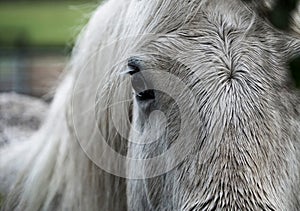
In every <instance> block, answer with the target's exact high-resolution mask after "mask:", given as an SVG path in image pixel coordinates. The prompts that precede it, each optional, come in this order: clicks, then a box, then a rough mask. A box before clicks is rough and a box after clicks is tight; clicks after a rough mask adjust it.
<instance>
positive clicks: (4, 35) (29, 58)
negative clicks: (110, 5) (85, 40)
mask: <svg viewBox="0 0 300 211" xmlns="http://www.w3.org/2000/svg"><path fill="white" fill-rule="evenodd" d="M99 3H100V0H69V1H64V0H51V1H50V0H0V92H7V91H14V92H18V93H23V94H29V95H33V96H37V97H44V98H45V99H47V98H51V95H48V93H51V88H54V87H55V86H56V83H57V78H58V76H59V74H60V73H61V72H62V71H63V69H64V67H65V65H66V62H67V60H68V57H69V55H70V52H71V49H72V47H73V45H74V41H75V38H76V36H77V35H78V33H79V32H80V29H81V28H82V26H83V25H84V24H86V22H87V21H88V18H89V16H90V14H91V12H92V11H93V10H94V9H95V8H96V7H97V5H99Z"/></svg>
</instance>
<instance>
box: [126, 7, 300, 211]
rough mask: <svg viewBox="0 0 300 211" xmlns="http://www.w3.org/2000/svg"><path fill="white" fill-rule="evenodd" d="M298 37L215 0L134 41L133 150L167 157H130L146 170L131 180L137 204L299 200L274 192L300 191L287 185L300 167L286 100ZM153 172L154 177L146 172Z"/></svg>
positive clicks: (256, 204)
mask: <svg viewBox="0 0 300 211" xmlns="http://www.w3.org/2000/svg"><path fill="white" fill-rule="evenodd" d="M225 11H226V12H225ZM290 44H291V39H290V38H288V36H287V35H286V34H284V33H281V32H279V31H278V30H276V29H274V28H273V27H272V26H271V25H270V24H269V23H267V22H266V21H265V20H264V19H263V18H262V17H260V16H254V15H253V14H252V13H251V12H250V11H249V10H248V8H247V7H246V6H245V5H244V6H242V5H238V6H237V5H236V2H235V3H226V4H225V3H220V5H216V4H213V3H212V4H208V5H206V7H205V10H202V11H200V12H199V13H197V14H195V15H194V18H193V19H192V20H190V21H189V22H187V23H185V24H184V25H182V26H181V27H180V28H178V29H177V30H174V31H171V32H168V33H165V34H159V35H157V36H156V37H155V38H153V39H151V40H147V41H145V42H144V43H143V44H142V45H140V47H139V48H137V49H136V52H137V56H136V57H132V58H130V59H129V60H128V68H129V72H130V73H131V84H132V92H133V98H134V103H133V121H132V123H133V128H134V129H133V130H132V131H131V133H130V137H129V140H130V141H131V143H130V144H129V148H128V154H129V155H130V156H132V157H134V158H136V159H144V160H149V162H150V163H151V162H152V160H151V158H153V157H155V156H161V157H160V161H159V162H155V164H153V165H151V164H149V166H143V168H137V165H135V164H134V162H129V163H128V172H129V175H130V174H136V172H137V171H139V172H143V174H144V176H145V180H144V181H130V182H129V185H128V191H127V193H128V198H129V206H132V207H139V208H143V209H145V208H149V209H153V208H155V209H164V208H165V207H168V208H170V209H184V210H185V209H196V210H199V209H200V210H202V209H205V210H206V209H208V210H210V209H216V208H218V209H222V208H223V209H230V210H235V209H248V208H250V209H253V210H257V209H265V210H273V209H275V208H276V209H277V208H278V207H281V208H283V207H289V206H292V205H291V204H289V203H290V201H291V200H287V198H285V197H279V196H278V195H276V194H275V193H276V192H280V193H282V194H283V195H285V194H287V195H289V197H292V198H293V200H292V201H296V199H295V198H296V197H295V196H292V195H293V193H292V192H291V190H290V189H285V188H284V187H283V186H282V181H285V182H284V183H285V184H289V185H291V184H292V183H293V181H291V180H290V179H289V178H288V175H292V174H294V173H295V172H293V170H291V165H290V161H291V160H295V159H296V154H297V153H296V152H295V151H294V150H293V149H292V148H290V147H289V146H291V145H294V144H295V142H294V141H295V140H293V138H292V137H290V136H289V135H288V134H294V133H295V130H297V129H296V127H295V125H294V126H293V127H289V126H288V125H291V124H293V123H292V122H293V120H292V119H293V118H294V117H295V116H297V114H296V113H293V111H292V110H293V109H292V107H290V106H291V104H290V103H287V102H292V104H293V103H295V102H296V101H295V99H292V98H293V97H291V96H288V95H287V93H288V92H289V89H290V87H289V86H288V83H289V79H288V77H289V76H288V69H287V62H288V58H287V55H288V54H289V53H288V52H289V51H290V47H289V46H290ZM138 55H141V56H140V57H139V56H138ZM283 110H284V113H283V112H282V111H283ZM287 131H288V132H287ZM173 149H176V150H174V151H172V150H173ZM170 151H171V152H172V153H168V152H170ZM173 152H176V154H174V153H173ZM283 157H289V159H291V160H286V159H282V158H283ZM279 163H280V166H281V168H280V169H279V168H278V164H279ZM157 168H159V169H163V170H165V171H159V170H157ZM288 169H289V170H291V172H290V173H287V170H288ZM289 170H288V171H289ZM275 171H276V172H277V173H276V177H272V178H270V175H272V172H275ZM151 173H153V175H152V176H156V177H155V178H152V179H146V178H148V177H151ZM159 173H161V175H159ZM149 175H150V176H149ZM135 193H136V194H135ZM137 193H138V194H139V197H138V196H137ZM136 198H139V199H140V200H136ZM288 201H289V202H288Z"/></svg>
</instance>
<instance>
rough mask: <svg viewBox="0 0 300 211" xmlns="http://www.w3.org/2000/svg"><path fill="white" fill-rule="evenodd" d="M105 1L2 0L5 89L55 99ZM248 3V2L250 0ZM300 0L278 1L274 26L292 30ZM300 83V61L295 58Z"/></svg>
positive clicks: (0, 71)
mask: <svg viewBox="0 0 300 211" xmlns="http://www.w3.org/2000/svg"><path fill="white" fill-rule="evenodd" d="M100 1H101V0H69V1H65V0H51V1H50V0H0V92H6V91H15V92H18V93H23V94H29V95H33V96H37V97H44V98H46V99H47V98H51V97H49V96H50V95H49V96H48V95H47V93H49V92H51V87H55V85H56V83H57V78H58V76H59V74H60V73H61V72H62V71H63V69H64V67H65V65H66V62H67V60H68V57H69V55H70V52H71V49H72V47H73V45H74V41H75V38H76V36H77V34H78V33H79V31H80V29H81V27H82V26H83V25H84V24H85V23H86V22H87V20H88V18H89V14H90V13H91V12H92V11H93V10H94V9H95V8H96V6H97V5H99V3H100ZM245 1H246V0H245ZM296 3H297V0H278V1H277V5H276V6H275V7H274V11H272V12H271V13H270V19H271V21H272V22H273V24H274V25H275V26H276V27H278V28H280V29H282V30H288V27H289V14H290V13H291V12H292V11H293V10H294V9H295V6H296ZM290 66H291V73H292V75H293V77H294V79H295V80H294V81H295V83H296V85H297V86H300V71H299V69H300V68H299V67H300V59H299V58H298V59H295V60H293V61H291V65H290Z"/></svg>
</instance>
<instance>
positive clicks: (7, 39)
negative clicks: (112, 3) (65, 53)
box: [0, 0, 97, 47]
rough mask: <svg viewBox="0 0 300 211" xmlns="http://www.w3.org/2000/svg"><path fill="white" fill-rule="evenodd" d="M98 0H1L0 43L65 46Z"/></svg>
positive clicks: (2, 44) (71, 39) (13, 45)
mask: <svg viewBox="0 0 300 211" xmlns="http://www.w3.org/2000/svg"><path fill="white" fill-rule="evenodd" d="M96 5H97V1H92V0H90V1H85V2H83V1H42V0H40V1H0V46H2V47H3V46H5V47H16V46H18V45H20V44H23V45H26V46H32V47H35V46H40V47H41V46H44V47H45V46H46V47H47V46H52V47H53V46H60V47H61V46H65V45H66V43H69V44H71V43H73V41H74V37H75V35H76V34H77V32H78V31H79V29H80V26H82V25H84V24H85V23H86V21H87V20H88V17H89V14H90V13H91V11H93V9H94V8H95V7H96Z"/></svg>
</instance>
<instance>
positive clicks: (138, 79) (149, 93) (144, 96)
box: [127, 58, 155, 101]
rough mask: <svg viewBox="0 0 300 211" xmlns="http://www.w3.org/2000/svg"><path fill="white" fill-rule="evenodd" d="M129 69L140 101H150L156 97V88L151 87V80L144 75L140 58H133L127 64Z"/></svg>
mask: <svg viewBox="0 0 300 211" xmlns="http://www.w3.org/2000/svg"><path fill="white" fill-rule="evenodd" d="M127 66H128V68H129V70H128V74H130V75H131V77H132V78H131V83H132V87H133V89H134V91H135V96H136V99H137V100H138V101H148V100H153V99H154V98H155V94H154V90H152V89H149V88H148V87H149V82H148V81H147V80H146V79H145V77H144V76H143V72H142V71H141V68H140V60H138V59H136V58H131V59H129V60H128V64H127Z"/></svg>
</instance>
